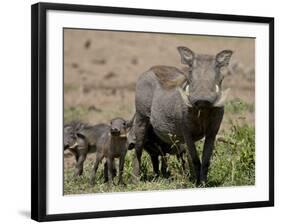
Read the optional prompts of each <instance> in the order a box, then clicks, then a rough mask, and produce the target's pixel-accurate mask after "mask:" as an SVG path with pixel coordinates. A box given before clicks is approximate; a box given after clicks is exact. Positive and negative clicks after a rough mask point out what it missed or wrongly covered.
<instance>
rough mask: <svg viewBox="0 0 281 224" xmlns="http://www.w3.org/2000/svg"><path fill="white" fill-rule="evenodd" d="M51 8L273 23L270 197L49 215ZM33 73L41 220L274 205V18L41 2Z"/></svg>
mask: <svg viewBox="0 0 281 224" xmlns="http://www.w3.org/2000/svg"><path fill="white" fill-rule="evenodd" d="M48 10H63V11H75V12H88V13H89V12H101V13H111V14H124V15H141V16H156V17H159V16H161V17H170V18H171V17H175V18H191V19H205V20H217V21H219V20H221V21H234V22H254V23H264V24H268V25H269V34H268V35H269V49H268V50H269V75H270V77H269V183H268V185H269V200H268V201H256V202H243V203H227V204H211V205H210V204H208V205H196V206H178V207H160V208H148V209H147V208H146V209H132V210H114V211H101V212H85V213H69V214H53V215H48V214H46V144H47V142H46V141H47V140H46V128H47V120H46V118H47V114H46V109H47V105H46V96H47V93H46V36H47V33H46V13H47V11H48ZM31 27H32V29H31V37H32V38H31V41H32V44H31V61H32V64H31V76H32V83H31V86H32V90H31V96H32V99H31V101H32V105H31V111H32V113H31V122H32V123H31V127H32V133H31V136H32V141H31V143H32V154H31V161H32V164H31V177H32V180H31V218H32V219H34V220H37V221H54V220H69V219H86V218H101V217H116V216H132V215H148V214H161V213H178V212H192V211H206V210H222V209H237V208H254V207H267V206H274V18H271V17H254V16H241V15H224V14H210V13H194V12H183V11H163V10H150V9H137V8H118V7H102V6H89V5H73V4H54V3H37V4H34V5H32V10H31Z"/></svg>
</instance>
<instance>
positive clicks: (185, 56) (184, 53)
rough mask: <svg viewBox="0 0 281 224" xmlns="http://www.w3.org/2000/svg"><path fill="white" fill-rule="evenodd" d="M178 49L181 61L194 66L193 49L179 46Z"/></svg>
mask: <svg viewBox="0 0 281 224" xmlns="http://www.w3.org/2000/svg"><path fill="white" fill-rule="evenodd" d="M177 48H178V51H179V53H180V56H181V63H182V64H187V65H188V66H190V67H191V66H192V64H193V60H194V53H193V51H192V50H190V49H189V48H187V47H181V46H180V47H177Z"/></svg>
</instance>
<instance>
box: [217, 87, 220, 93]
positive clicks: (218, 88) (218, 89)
mask: <svg viewBox="0 0 281 224" xmlns="http://www.w3.org/2000/svg"><path fill="white" fill-rule="evenodd" d="M219 91H220V87H219V86H218V85H216V93H218V92H219Z"/></svg>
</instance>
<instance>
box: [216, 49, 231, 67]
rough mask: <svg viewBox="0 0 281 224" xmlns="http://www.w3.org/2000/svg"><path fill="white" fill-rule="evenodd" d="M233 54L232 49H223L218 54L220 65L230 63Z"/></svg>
mask: <svg viewBox="0 0 281 224" xmlns="http://www.w3.org/2000/svg"><path fill="white" fill-rule="evenodd" d="M232 54H233V51H231V50H223V51H221V52H220V53H218V54H217V56H216V62H217V65H218V66H219V67H222V66H227V65H228V64H229V61H230V58H231V56H232Z"/></svg>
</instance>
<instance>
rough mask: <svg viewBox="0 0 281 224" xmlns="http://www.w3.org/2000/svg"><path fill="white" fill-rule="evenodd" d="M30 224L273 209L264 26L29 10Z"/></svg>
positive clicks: (64, 7)
mask: <svg viewBox="0 0 281 224" xmlns="http://www.w3.org/2000/svg"><path fill="white" fill-rule="evenodd" d="M31 51H32V208H31V216H32V219H35V220H37V221H52V220H67V219H82V218H98V217H114V216H131V215H146V214H160V213H176V212H190V211H205V210H219V209H234V208H252V207H264V206H273V205H274V89H273V88H274V19H273V18H269V17H253V16H240V15H223V14H206V13H194V12H180V11H162V10H149V9H135V8H115V7H102V6H87V5H68V4H53V3H38V4H35V5H33V6H32V49H31Z"/></svg>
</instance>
